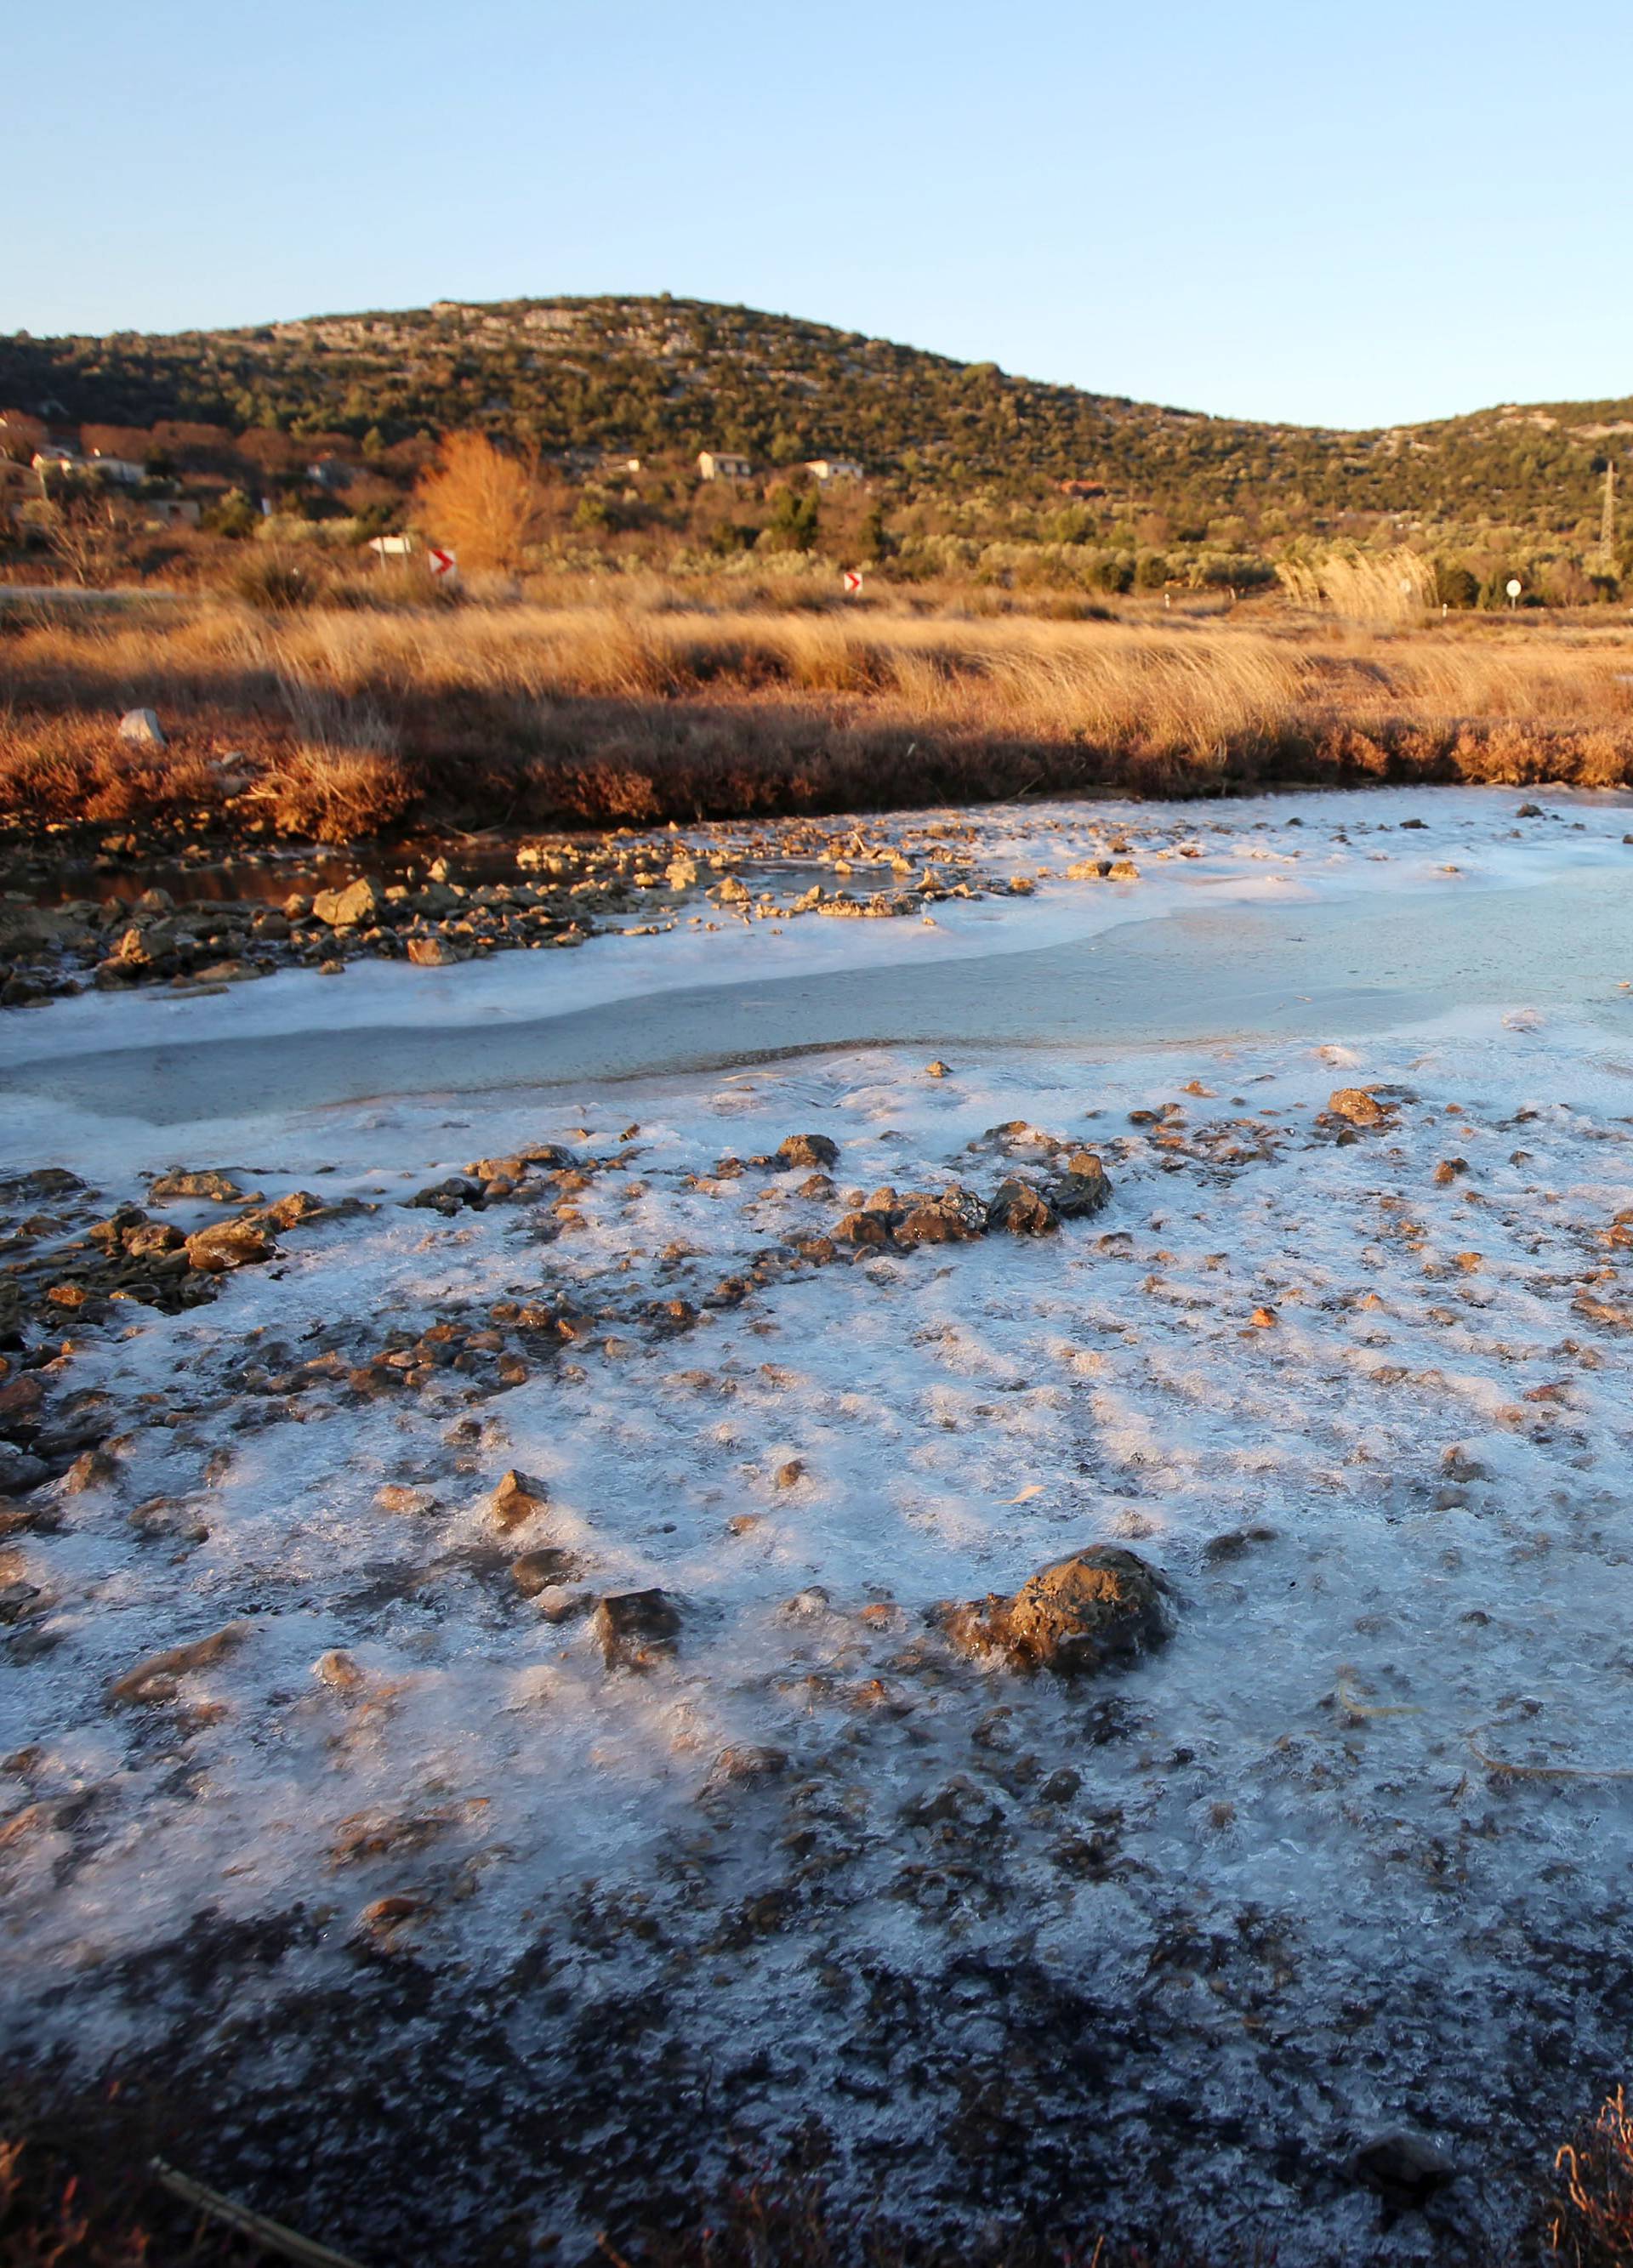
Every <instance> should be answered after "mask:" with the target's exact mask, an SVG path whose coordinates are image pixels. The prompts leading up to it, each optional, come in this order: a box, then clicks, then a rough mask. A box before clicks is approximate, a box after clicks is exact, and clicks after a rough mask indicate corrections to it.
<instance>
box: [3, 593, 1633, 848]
mask: <svg viewBox="0 0 1633 2268" xmlns="http://www.w3.org/2000/svg"><path fill="white" fill-rule="evenodd" d="M644 597H645V600H646V603H644V604H640V605H636V604H630V603H625V604H623V605H613V604H610V603H603V604H600V605H579V606H576V607H569V606H564V605H559V604H556V605H549V604H541V603H520V604H504V605H487V604H479V603H470V602H468V603H465V604H463V605H460V606H450V607H437V606H433V605H428V604H420V605H404V604H396V605H393V604H388V603H381V604H380V605H378V606H370V607H358V606H357V605H355V604H351V603H348V604H344V605H334V604H322V603H305V604H299V605H295V606H293V607H291V608H283V609H280V608H260V607H257V608H250V607H248V606H245V605H242V604H237V605H222V604H218V603H202V604H199V605H196V606H192V607H174V608H170V609H167V610H165V611H163V612H160V611H158V610H154V609H144V610H142V611H141V612H140V614H138V615H125V614H122V613H121V612H120V611H119V610H117V609H108V610H107V611H106V612H103V611H100V610H92V609H87V610H85V613H84V615H74V616H72V617H71V618H70V615H67V614H64V613H59V614H57V615H52V616H49V617H48V618H44V619H39V618H36V619H34V620H33V621H31V622H25V623H21V624H17V625H14V626H13V628H12V630H11V634H10V635H9V636H8V637H5V639H4V643H3V644H0V657H3V662H4V677H5V682H6V687H7V696H6V698H7V705H6V708H5V709H4V711H0V811H9V812H11V813H13V814H18V815H19V816H21V817H25V818H26V819H28V820H31V821H40V820H44V819H62V818H70V819H74V818H82V819H91V820H97V821H100V820H103V819H106V818H110V817H114V816H124V815H136V814H139V812H140V811H141V810H142V809H144V808H151V809H159V808H163V807H166V806H173V807H180V806H203V807H208V806H211V804H212V803H215V804H219V803H221V802H222V801H224V800H225V799H227V798H228V797H229V795H230V796H231V797H232V799H233V802H234V807H235V809H236V811H237V812H238V813H239V814H240V816H242V815H243V814H248V813H250V812H252V811H253V812H254V814H255V815H257V816H259V817H261V818H262V819H264V820H267V821H270V822H271V823H272V824H273V825H274V826H275V827H276V828H278V829H280V830H283V831H285V832H290V833H300V834H316V835H320V836H324V837H327V838H329V839H344V837H346V836H351V835H354V834H358V833H362V832H367V831H371V830H373V829H378V828H384V827H389V826H394V825H397V824H400V823H402V822H404V821H408V820H410V819H413V818H424V819H431V820H439V819H440V820H449V819H453V820H458V821H474V822H475V823H479V824H487V823H492V822H493V821H496V820H499V819H508V818H514V819H515V820H516V821H518V822H522V823H548V822H552V821H568V822H574V821H576V822H582V823H602V822H613V823H617V822H622V821H643V822H644V821H652V820H655V819H663V818H669V817H673V818H676V819H692V818H694V817H700V816H702V817H716V816H729V815H734V814H743V813H755V812H764V813H774V812H793V811H821V810H833V809H844V808H848V807H854V806H872V807H879V806H892V805H894V806H905V805H914V804H925V803H933V802H943V801H948V800H954V799H984V798H989V797H994V796H1009V795H1015V794H1020V793H1028V792H1034V793H1072V792H1091V791H1112V792H1131V793H1147V794H1150V793H1157V794H1216V793H1221V792H1226V791H1237V790H1243V789H1249V788H1252V787H1255V786H1260V785H1272V784H1278V783H1292V782H1300V781H1302V782H1329V783H1333V784H1344V783H1359V782H1363V781H1367V780H1374V781H1376V780H1407V779H1437V780H1486V781H1506V782H1512V783H1515V784H1519V783H1536V782H1541V781H1544V780H1570V781H1574V782H1577V783H1578V784H1583V785H1589V786H1608V785H1613V784H1622V783H1623V782H1624V781H1626V780H1628V779H1629V777H1633V688H1630V687H1629V683H1628V681H1627V680H1628V676H1629V672H1628V671H1627V670H1626V668H1625V663H1626V659H1627V652H1626V648H1625V645H1624V644H1623V643H1622V638H1621V637H1620V636H1619V635H1618V634H1617V633H1615V631H1604V632H1600V631H1595V630H1593V629H1592V628H1591V627H1585V626H1581V625H1575V626H1568V627H1567V626H1561V625H1559V624H1557V623H1553V622H1544V621H1543V619H1542V618H1541V617H1532V618H1525V617H1519V618H1516V619H1515V620H1513V621H1510V620H1508V619H1506V618H1504V619H1502V620H1493V619H1491V618H1489V617H1487V618H1484V619H1481V618H1468V617H1465V618H1463V619H1462V620H1461V621H1460V622H1459V621H1458V620H1456V619H1455V618H1454V619H1453V620H1452V622H1450V623H1448V624H1446V625H1445V626H1439V625H1437V627H1435V628H1434V629H1432V630H1417V631H1410V632H1407V631H1397V632H1393V633H1391V634H1388V635H1378V634H1373V633H1368V632H1365V631H1361V630H1335V629H1334V628H1333V627H1331V626H1330V625H1329V626H1323V625H1322V624H1320V623H1319V622H1311V621H1310V620H1308V619H1306V618H1301V617H1298V616H1296V615H1285V614H1282V613H1279V612H1277V611H1275V608H1274V607H1273V606H1267V608H1266V610H1265V611H1264V612H1263V613H1262V614H1260V615H1257V616H1254V615H1250V614H1247V613H1245V612H1238V613H1226V614H1223V615H1200V616H1197V617H1195V618H1190V619H1181V618H1179V617H1170V616H1164V615H1156V617H1152V616H1151V615H1149V614H1147V615H1138V614H1136V615H1133V616H1131V617H1129V618H1127V619H1120V620H1109V621H1103V622H1096V621H1090V622H1050V621H1043V620H1038V619H1036V618H1033V617H1030V616H1024V615H980V614H964V615H961V616H953V615H947V614H942V615H929V614H913V613H908V612H905V611H902V610H899V609H893V608H883V607H881V608H870V609H860V610H854V611H850V612H844V611H840V610H839V609H838V608H833V607H830V608H828V610H827V611H821V612H807V611H802V610H788V611H782V612H773V611H771V610H770V609H768V608H756V609H754V610H751V611H750V610H748V609H744V610H742V611H736V610H732V611H726V610H724V609H722V610H720V611H714V612H706V611H704V610H702V609H700V608H696V607H695V606H692V607H688V606H687V605H686V604H685V603H684V594H683V593H676V592H675V591H674V590H673V589H670V588H666V587H664V586H661V585H654V586H651V587H649V588H648V589H647V591H646V592H645V593H644ZM136 706H151V707H152V708H154V709H156V710H157V711H159V714H160V716H161V718H163V719H164V722H165V725H166V732H167V733H168V735H169V746H168V747H166V749H164V750H162V751H146V752H138V753H137V754H136V755H132V753H131V752H130V751H129V750H128V749H126V748H125V747H123V746H122V744H121V743H119V742H118V741H117V740H116V738H115V723H116V720H117V718H118V717H119V715H120V713H121V712H122V711H123V710H125V709H127V708H130V707H136ZM229 756H230V757H231V758H232V762H230V763H229V762H225V759H226V758H228V757H229Z"/></svg>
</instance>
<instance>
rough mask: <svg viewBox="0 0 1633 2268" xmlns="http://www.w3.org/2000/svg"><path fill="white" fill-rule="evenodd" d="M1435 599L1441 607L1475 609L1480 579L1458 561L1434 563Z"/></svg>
mask: <svg viewBox="0 0 1633 2268" xmlns="http://www.w3.org/2000/svg"><path fill="white" fill-rule="evenodd" d="M1435 597H1436V599H1437V600H1438V602H1439V603H1440V605H1441V606H1443V607H1477V606H1478V605H1479V604H1480V578H1479V576H1478V575H1476V574H1475V573H1474V570H1473V568H1472V567H1465V566H1464V564H1463V563H1462V561H1461V560H1460V559H1437V561H1436V562H1435Z"/></svg>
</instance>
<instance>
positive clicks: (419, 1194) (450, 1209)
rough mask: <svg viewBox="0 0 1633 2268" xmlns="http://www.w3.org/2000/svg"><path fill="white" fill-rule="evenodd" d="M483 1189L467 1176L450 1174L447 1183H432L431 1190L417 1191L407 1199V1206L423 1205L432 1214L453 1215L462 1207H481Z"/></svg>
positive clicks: (478, 1183)
mask: <svg viewBox="0 0 1633 2268" xmlns="http://www.w3.org/2000/svg"><path fill="white" fill-rule="evenodd" d="M482 1202H483V1188H482V1184H481V1182H477V1181H472V1180H471V1179H470V1177H469V1175H465V1174H450V1175H448V1177H447V1181H446V1182H432V1184H431V1186H430V1188H429V1189H416V1190H415V1192H414V1194H413V1196H412V1197H405V1198H404V1199H403V1203H404V1204H405V1205H423V1206H424V1207H425V1208H426V1210H427V1211H431V1212H440V1213H447V1214H453V1213H456V1212H457V1211H459V1210H460V1208H461V1206H462V1205H480V1204H482Z"/></svg>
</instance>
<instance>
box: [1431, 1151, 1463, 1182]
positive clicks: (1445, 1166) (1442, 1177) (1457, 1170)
mask: <svg viewBox="0 0 1633 2268" xmlns="http://www.w3.org/2000/svg"><path fill="white" fill-rule="evenodd" d="M1467 1171H1468V1160H1467V1158H1443V1159H1442V1160H1440V1163H1439V1164H1438V1165H1437V1167H1435V1181H1436V1182H1437V1186H1438V1187H1439V1188H1441V1189H1449V1188H1450V1187H1451V1185H1452V1182H1454V1181H1456V1179H1457V1177H1458V1175H1459V1174H1466V1173H1467Z"/></svg>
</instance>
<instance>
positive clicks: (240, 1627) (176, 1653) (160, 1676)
mask: <svg viewBox="0 0 1633 2268" xmlns="http://www.w3.org/2000/svg"><path fill="white" fill-rule="evenodd" d="M248 1635H249V1625H248V1623H228V1624H226V1626H225V1629H222V1630H218V1631H211V1635H210V1636H209V1637H208V1638H195V1639H194V1640H193V1642H192V1644H191V1645H190V1646H171V1647H169V1648H168V1649H167V1650H166V1652H165V1653H153V1654H150V1655H149V1656H148V1658H147V1660H146V1661H139V1662H137V1666H136V1668H134V1669H128V1670H127V1671H126V1672H125V1674H124V1675H123V1676H122V1677H116V1678H115V1680H114V1682H113V1683H112V1684H111V1685H110V1686H109V1687H108V1689H107V1697H108V1699H109V1700H110V1701H114V1702H119V1703H126V1702H147V1701H172V1700H174V1698H175V1691H176V1683H177V1681H178V1680H179V1679H181V1678H183V1677H186V1676H187V1675H188V1674H189V1673H190V1672H191V1671H193V1670H195V1669H209V1668H212V1667H213V1666H214V1664H215V1663H217V1662H218V1661H221V1660H222V1658H223V1657H224V1656H225V1655H226V1654H228V1653H232V1652H233V1648H234V1647H236V1646H241V1645H242V1644H243V1642H244V1640H245V1639H246V1638H248Z"/></svg>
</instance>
